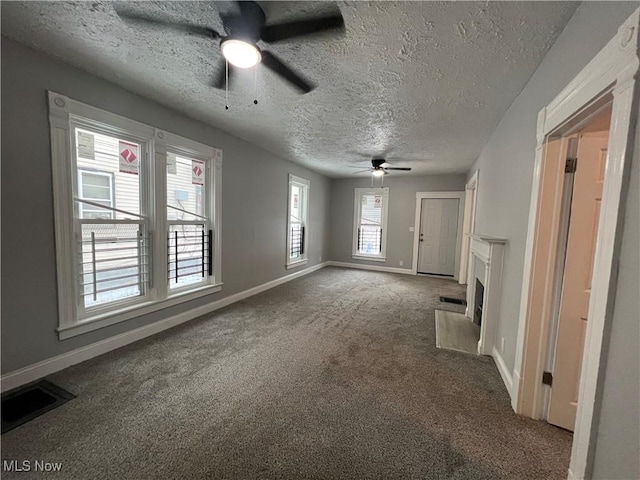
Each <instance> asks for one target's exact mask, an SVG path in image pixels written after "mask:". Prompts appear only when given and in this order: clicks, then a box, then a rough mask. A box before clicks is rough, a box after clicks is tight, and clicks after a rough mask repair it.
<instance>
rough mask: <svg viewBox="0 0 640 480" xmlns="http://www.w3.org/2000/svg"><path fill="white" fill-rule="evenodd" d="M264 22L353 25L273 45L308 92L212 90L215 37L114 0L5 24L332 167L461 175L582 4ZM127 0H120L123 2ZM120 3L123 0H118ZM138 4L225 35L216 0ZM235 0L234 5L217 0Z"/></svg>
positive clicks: (357, 11) (302, 12) (281, 14)
mask: <svg viewBox="0 0 640 480" xmlns="http://www.w3.org/2000/svg"><path fill="white" fill-rule="evenodd" d="M260 3H261V5H262V6H263V8H264V10H265V12H266V14H267V22H268V23H276V22H278V21H281V20H289V19H294V18H301V17H305V16H308V15H314V14H318V13H324V12H331V11H335V9H337V8H339V9H340V11H341V12H342V15H343V17H344V19H345V23H346V34H345V35H344V36H343V37H339V38H332V37H327V36H320V37H315V38H312V39H309V40H308V41H305V42H301V41H293V40H292V41H288V42H283V43H278V44H274V45H272V46H270V47H269V48H270V49H271V50H272V51H273V52H275V53H276V54H278V55H279V56H280V57H281V58H282V59H283V60H285V61H287V62H288V63H289V64H291V65H292V66H294V67H295V68H296V69H297V70H298V71H300V72H302V73H303V74H304V75H305V76H307V77H308V78H310V79H312V80H313V81H315V82H316V83H317V84H318V88H317V89H316V90H314V91H313V92H311V93H309V94H307V95H299V94H298V93H296V92H295V91H294V90H293V89H291V88H290V87H289V86H288V85H286V84H284V83H283V82H281V81H280V80H279V79H278V78H276V77H275V76H274V75H273V74H272V73H271V72H269V71H267V70H264V69H259V70H258V99H259V104H258V105H257V106H256V105H254V104H253V98H254V73H253V71H249V72H243V73H242V75H239V77H240V78H239V80H238V82H237V84H236V85H235V87H234V90H233V91H232V92H231V93H230V106H231V107H230V109H229V110H228V111H225V109H224V105H225V99H224V92H222V91H219V90H215V89H213V88H211V87H210V86H208V85H209V84H210V83H211V81H212V78H213V77H214V74H215V71H216V68H217V66H218V63H219V60H220V53H219V48H218V46H217V43H216V42H214V41H211V40H208V39H202V38H198V37H194V36H190V35H186V34H181V33H176V32H173V31H169V30H162V29H157V28H152V27H149V26H144V27H141V26H136V27H135V28H134V27H132V26H131V25H130V24H127V23H124V22H123V21H122V20H121V19H120V18H119V17H118V16H117V14H116V13H115V10H114V4H113V3H112V2H99V1H93V2H91V1H90V2H6V1H3V2H2V33H3V35H7V36H9V37H11V38H14V39H15V40H17V41H19V42H21V43H24V44H26V45H29V46H31V47H33V48H35V49H37V50H41V51H44V52H47V53H50V54H53V55H54V56H57V57H59V58H61V59H63V60H64V61H66V62H68V63H70V64H73V65H75V66H77V67H79V68H81V69H83V70H86V71H88V72H91V73H93V74H96V75H98V76H100V77H103V78H105V79H107V80H110V81H112V82H114V83H116V84H119V85H121V86H122V87H124V88H127V89H129V90H131V91H133V92H136V93H138V94H140V95H142V96H145V97H148V98H151V99H153V100H156V101H157V102H159V103H161V104H164V105H166V106H168V107H170V108H173V109H175V110H178V111H181V112H183V113H185V114H187V115H189V116H190V117H193V118H196V119H199V120H202V121H204V122H206V123H209V124H211V125H214V126H216V127H218V128H221V129H223V130H226V131H228V132H230V133H233V134H234V135H237V136H239V137H242V138H245V139H247V140H249V141H251V142H253V143H255V144H257V145H260V146H262V147H264V148H266V149H267V150H270V151H272V152H274V153H276V154H278V155H280V156H282V157H284V158H287V159H290V160H292V161H295V162H298V163H301V164H303V165H306V166H308V167H310V168H312V169H314V170H317V171H320V172H322V173H325V174H328V175H330V176H333V177H339V176H348V175H352V172H354V170H353V169H352V168H350V167H352V166H355V165H367V163H368V162H367V159H368V158H371V157H372V156H381V155H382V156H385V155H386V157H387V158H388V159H389V160H390V161H393V163H395V164H396V165H397V166H411V167H413V171H412V172H411V173H412V174H432V173H453V172H460V173H461V172H466V171H467V170H468V169H469V167H470V166H471V165H472V164H473V162H474V160H475V159H476V157H477V156H478V154H479V153H480V150H481V149H482V147H483V146H484V144H485V143H486V142H487V140H488V139H489V136H490V135H491V133H492V131H493V130H494V128H495V127H496V125H497V124H498V122H499V121H500V118H501V117H502V115H503V114H504V112H505V111H506V110H507V108H508V107H509V105H510V104H511V103H512V101H513V100H514V99H515V97H516V96H517V94H518V93H519V92H520V90H521V89H522V88H523V87H524V85H525V84H526V82H527V80H528V79H529V77H530V76H531V75H532V74H533V72H534V71H535V69H536V67H537V66H538V64H539V63H540V61H541V60H542V57H543V56H544V54H545V52H546V51H547V50H548V49H549V47H550V46H551V45H552V44H553V42H554V41H555V39H556V37H557V36H558V34H559V33H560V31H561V30H562V28H563V27H564V25H565V24H566V22H567V21H568V19H569V18H570V17H571V15H572V14H573V12H574V10H575V8H576V6H577V4H576V3H573V2H400V3H391V2H372V3H365V2H349V3H339V4H338V5H336V4H335V3H323V2H260ZM116 5H118V4H116ZM120 5H122V4H120ZM127 8H128V9H129V10H133V11H136V12H146V13H149V14H153V15H164V16H170V17H173V18H176V19H183V20H191V21H194V22H196V23H198V24H202V25H207V26H211V27H213V28H215V29H216V30H219V31H222V26H221V23H220V20H219V18H218V13H217V12H218V10H217V7H216V5H214V3H213V2H140V3H130V4H128V5H127ZM218 8H229V5H226V6H225V5H224V4H222V5H220V4H219V5H218Z"/></svg>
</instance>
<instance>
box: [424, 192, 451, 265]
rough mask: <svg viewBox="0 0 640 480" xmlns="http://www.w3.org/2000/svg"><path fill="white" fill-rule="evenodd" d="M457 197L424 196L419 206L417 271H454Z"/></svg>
mask: <svg viewBox="0 0 640 480" xmlns="http://www.w3.org/2000/svg"><path fill="white" fill-rule="evenodd" d="M459 208H460V200H458V199H457V198H424V199H423V200H422V204H421V209H420V243H419V244H418V272H419V273H431V274H435V275H450V276H453V275H454V271H455V270H454V269H455V263H456V245H457V241H458V209H459Z"/></svg>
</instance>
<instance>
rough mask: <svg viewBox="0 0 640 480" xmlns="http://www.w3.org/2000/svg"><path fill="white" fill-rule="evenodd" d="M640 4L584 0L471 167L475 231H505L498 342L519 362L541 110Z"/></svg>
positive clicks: (510, 362) (510, 361) (511, 362)
mask: <svg viewBox="0 0 640 480" xmlns="http://www.w3.org/2000/svg"><path fill="white" fill-rule="evenodd" d="M636 8H638V3H636V2H628V3H625V2H584V3H582V4H581V5H580V6H579V7H578V9H577V10H576V13H575V14H574V16H573V17H572V18H571V20H570V21H569V23H567V25H566V27H565V28H564V30H563V31H562V33H561V34H560V36H559V37H558V40H557V41H556V43H555V44H554V45H553V46H552V47H551V49H550V50H549V52H548V53H547V55H546V56H545V58H544V59H543V60H542V62H541V63H540V66H539V67H538V69H537V70H536V72H535V73H534V74H533V76H532V77H531V79H530V80H529V82H528V83H527V85H526V87H525V88H524V89H523V90H522V92H521V93H520V95H519V96H518V98H516V100H515V101H514V102H513V104H512V105H511V107H510V108H509V110H508V111H507V113H506V114H505V116H504V117H503V118H502V120H501V122H500V124H499V125H498V127H497V128H496V130H495V131H494V132H493V134H492V136H491V138H490V140H489V142H487V145H486V146H485V147H484V149H483V150H482V152H481V154H480V156H479V158H478V160H477V161H476V163H475V165H474V167H473V168H472V169H471V171H470V173H473V172H474V171H475V170H476V169H480V175H479V187H478V197H477V202H478V203H477V210H476V228H475V230H476V232H477V233H485V234H490V235H496V236H500V237H505V238H507V239H508V243H507V245H506V248H505V263H504V271H503V282H502V301H501V306H500V321H499V327H498V342H497V344H498V345H500V341H499V340H500V337H504V338H505V350H504V352H503V354H502V356H503V358H504V360H505V363H506V364H507V366H508V367H509V370H513V368H514V363H515V352H516V338H517V335H518V316H519V310H520V294H521V289H522V275H523V269H524V250H525V243H526V236H527V223H528V220H529V202H530V199H531V183H532V178H533V165H534V154H535V147H536V121H537V115H538V112H539V111H540V110H541V109H542V108H543V107H544V106H545V105H546V104H548V103H549V102H550V101H551V100H552V99H553V98H554V97H555V96H556V95H557V94H558V93H560V91H561V90H562V89H563V88H564V87H565V86H566V85H567V84H568V83H569V82H570V81H571V80H572V79H573V78H574V77H575V76H576V75H577V74H578V72H580V70H582V69H583V68H584V66H585V65H586V64H587V63H589V61H590V60H591V59H592V58H593V57H594V56H595V55H596V54H597V53H598V52H599V51H600V50H601V49H602V47H604V45H606V43H607V42H608V41H609V40H610V39H611V38H612V37H613V36H614V35H615V33H616V31H617V29H618V27H619V26H620V25H621V24H622V22H624V21H625V20H626V19H627V18H628V17H629V15H631V13H632V12H633V11H634V10H635V9H636Z"/></svg>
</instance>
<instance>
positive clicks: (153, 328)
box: [0, 262, 329, 392]
mask: <svg viewBox="0 0 640 480" xmlns="http://www.w3.org/2000/svg"><path fill="white" fill-rule="evenodd" d="M328 264H329V262H324V263H319V264H318V265H314V266H313V267H309V268H305V269H304V270H300V271H298V272H295V273H292V274H290V275H285V276H284V277H280V278H277V279H275V280H272V281H270V282H267V283H263V284H262V285H258V286H257V287H253V288H250V289H248V290H244V291H242V292H238V293H235V294H233V295H229V296H228V297H225V298H222V299H220V300H218V301H215V302H212V303H209V304H207V305H203V306H201V307H198V308H194V309H191V310H188V311H186V312H182V313H179V314H178V315H174V316H172V317H169V318H165V319H164V320H160V321H158V322H154V323H151V324H149V325H144V326H142V327H139V328H135V329H133V330H129V331H128V332H124V333H121V334H119V335H115V336H113V337H109V338H107V339H105V340H101V341H99V342H95V343H92V344H90V345H86V346H84V347H80V348H78V349H76V350H72V351H70V352H66V353H63V354H61V355H58V356H55V357H52V358H48V359H46V360H43V361H41V362H38V363H34V364H33V365H28V366H26V367H23V368H20V369H18V370H15V371H13V372H9V373H7V374H5V375H2V378H1V380H0V383H1V390H2V391H3V392H5V391H8V390H11V389H14V388H16V387H19V386H21V385H25V384H27V383H31V382H33V381H35V380H38V379H39V378H42V377H46V376H47V375H51V374H52V373H55V372H59V371H60V370H63V369H65V368H67V367H70V366H71V365H75V364H77V363H80V362H84V361H85V360H89V359H90V358H93V357H97V356H98V355H102V354H103V353H107V352H110V351H111V350H115V349H116V348H120V347H124V346H125V345H129V344H130V343H133V342H137V341H138V340H142V339H143V338H146V337H149V336H151V335H155V334H156V333H159V332H162V331H163V330H167V329H169V328H172V327H175V326H177V325H180V324H181V323H185V322H188V321H189V320H193V319H194V318H198V317H200V316H202V315H206V314H207V313H211V312H213V311H215V310H218V309H220V308H223V307H226V306H227V305H231V304H232V303H235V302H238V301H240V300H244V299H245V298H248V297H251V296H253V295H256V294H258V293H261V292H264V291H266V290H269V289H271V288H273V287H277V286H278V285H282V284H283V283H286V282H289V281H291V280H294V279H295V278H298V277H302V276H304V275H307V274H309V273H311V272H315V271H316V270H319V269H321V268H323V267H326V266H327V265H328Z"/></svg>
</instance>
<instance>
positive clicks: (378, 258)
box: [351, 255, 387, 262]
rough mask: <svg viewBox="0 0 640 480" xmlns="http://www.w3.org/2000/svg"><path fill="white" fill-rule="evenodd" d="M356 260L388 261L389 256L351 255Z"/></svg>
mask: <svg viewBox="0 0 640 480" xmlns="http://www.w3.org/2000/svg"><path fill="white" fill-rule="evenodd" d="M351 258H353V259H354V260H369V261H372V262H386V261H387V257H378V256H375V257H374V256H373V255H371V256H369V255H351Z"/></svg>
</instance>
